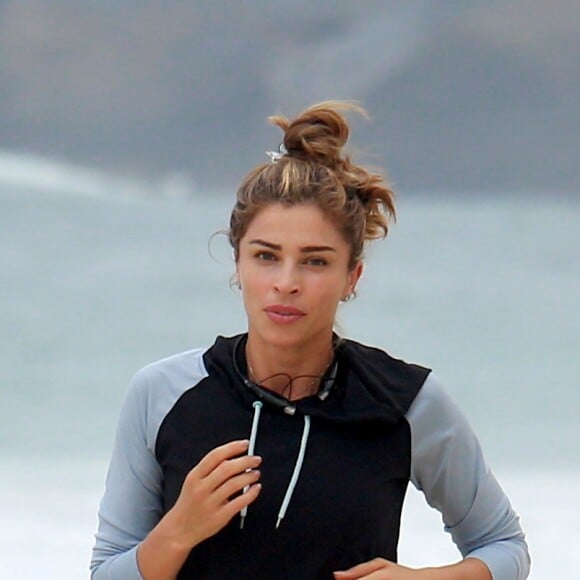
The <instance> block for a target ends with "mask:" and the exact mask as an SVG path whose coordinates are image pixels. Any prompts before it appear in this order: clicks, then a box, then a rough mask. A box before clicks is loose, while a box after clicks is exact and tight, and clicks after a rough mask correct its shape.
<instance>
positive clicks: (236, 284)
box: [232, 280, 242, 290]
mask: <svg viewBox="0 0 580 580" xmlns="http://www.w3.org/2000/svg"><path fill="white" fill-rule="evenodd" d="M232 286H233V287H234V288H235V289H236V290H241V289H242V285H241V284H240V281H239V280H236V281H235V282H234V283H233V284H232Z"/></svg>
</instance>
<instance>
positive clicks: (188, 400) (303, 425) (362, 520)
mask: <svg viewBox="0 0 580 580" xmlns="http://www.w3.org/2000/svg"><path fill="white" fill-rule="evenodd" d="M245 340H246V335H240V336H236V337H231V338H223V337H219V338H218V339H217V340H216V342H215V344H214V345H213V346H212V347H210V348H209V349H198V350H191V351H188V352H185V353H181V354H178V355H175V356H173V357H170V358H167V359H164V360H162V361H159V362H156V363H153V364H151V365H149V366H147V367H145V368H144V369H142V370H141V371H140V372H139V373H137V374H136V375H135V377H134V379H133V381H132V384H131V386H130V388H129V391H128V394H127V397H126V401H125V404H124V406H123V409H122V412H121V416H120V420H119V424H118V430H117V436H116V441H115V447H114V451H113V455H112V458H111V463H110V466H109V472H108V475H107V483H106V491H105V494H104V497H103V499H102V501H101V505H100V509H99V528H98V532H97V534H96V543H95V546H94V549H93V559H92V563H91V570H92V580H141V575H140V573H139V569H138V566H137V559H136V550H137V546H138V545H139V543H140V542H141V541H142V540H143V539H144V538H145V537H146V535H147V534H148V533H149V531H150V530H151V529H152V528H153V527H154V526H155V525H156V524H157V522H158V521H159V520H160V519H161V517H162V516H163V515H164V514H165V513H166V512H167V511H168V510H169V509H170V508H171V507H172V505H173V504H174V503H175V501H176V500H177V497H178V495H179V492H180V490H181V486H182V483H183V481H184V478H185V476H186V475H187V473H188V472H189V471H190V470H191V469H192V468H193V467H194V466H195V465H196V464H197V463H198V462H199V461H200V460H201V459H202V457H203V456H204V455H205V454H206V453H207V452H208V451H210V450H211V449H213V448H214V447H217V446H219V445H222V444H224V443H227V442H228V441H232V440H235V439H250V438H251V447H253V448H254V449H253V451H254V452H255V453H256V454H257V455H260V456H262V458H263V462H262V465H261V466H260V471H261V474H262V476H261V483H262V491H261V493H260V495H259V496H258V499H257V500H256V501H255V502H254V503H252V504H251V505H250V506H249V508H248V510H247V512H246V513H243V514H240V517H239V518H234V519H233V520H232V521H231V522H230V523H229V524H228V525H227V526H226V527H225V528H224V529H222V530H221V531H220V532H219V533H218V534H216V535H215V536H213V537H211V538H209V539H207V540H205V541H204V542H202V543H201V544H199V545H198V546H196V547H195V548H194V549H193V550H192V551H191V553H190V555H189V557H188V559H187V561H186V562H185V564H184V566H183V568H182V570H181V572H180V574H179V576H178V578H179V579H184V580H185V579H191V580H193V579H195V580H201V579H212V580H221V579H224V580H226V579H236V580H240V579H245V578H247V579H250V578H252V579H256V578H260V579H262V578H263V579H268V580H269V579H292V580H295V579H296V580H301V579H304V580H308V579H331V578H332V572H333V571H335V570H344V569H347V568H350V567H351V566H354V565H356V564H359V563H361V562H364V561H367V560H370V559H372V558H375V557H383V558H387V559H389V560H392V561H396V560H397V543H398V539H399V524H400V517H401V509H402V505H403V500H404V496H405V491H406V488H407V484H408V482H409V481H412V483H413V484H414V485H415V486H416V487H417V488H418V489H420V490H422V491H423V493H424V494H425V496H426V499H427V501H428V502H429V504H430V505H432V506H433V507H435V508H437V509H438V510H440V511H441V513H442V516H443V520H444V523H445V529H446V530H447V531H449V532H450V533H451V535H452V538H453V541H454V542H455V543H456V545H457V546H458V548H459V550H460V552H461V554H462V555H463V556H464V557H467V556H469V557H474V558H479V559H481V560H483V561H484V562H485V563H486V564H487V566H488V567H489V568H490V570H491V572H492V575H493V578H494V580H522V579H524V578H527V575H528V572H529V555H528V551H527V545H526V542H525V539H524V534H523V532H522V530H521V528H520V525H519V521H518V517H517V515H516V514H515V513H514V511H513V510H512V508H511V506H510V503H509V501H508V499H507V497H506V496H505V494H504V493H503V491H502V489H501V488H500V486H499V485H498V483H497V482H496V480H495V479H494V477H493V475H492V474H491V473H490V471H489V469H488V467H487V466H486V463H485V461H484V458H483V455H482V452H481V449H480V446H479V443H478V441H477V438H476V437H475V435H474V433H473V431H472V430H471V428H470V426H469V424H468V423H467V421H466V419H465V417H464V416H463V415H462V414H461V412H460V411H459V410H458V408H457V407H456V406H455V405H454V403H453V402H452V401H451V400H450V399H449V397H448V395H447V394H446V393H445V391H444V390H443V388H442V387H441V385H440V384H439V383H438V382H437V380H436V379H435V378H434V376H433V374H432V373H431V372H430V371H429V370H428V369H425V368H423V367H420V366H417V365H412V364H408V363H405V362H404V361H401V360H398V359H394V358H392V357H391V356H389V355H388V354H387V353H385V352H383V351H382V350H379V349H376V348H371V347H368V346H364V345H362V344H359V343H357V342H354V341H351V340H340V341H339V342H338V343H337V349H336V359H335V364H333V365H331V368H330V370H329V372H328V376H326V377H325V379H324V380H323V385H322V388H321V390H320V391H319V393H318V394H317V395H314V396H311V397H306V398H304V399H300V400H298V401H292V402H290V401H288V400H286V399H283V398H281V397H278V396H273V395H272V394H271V393H269V392H268V391H264V390H263V389H260V388H259V387H258V386H257V385H254V384H252V383H250V382H249V381H248V379H247V378H246V361H245V357H244V350H245V349H244V348H243V347H244V343H245Z"/></svg>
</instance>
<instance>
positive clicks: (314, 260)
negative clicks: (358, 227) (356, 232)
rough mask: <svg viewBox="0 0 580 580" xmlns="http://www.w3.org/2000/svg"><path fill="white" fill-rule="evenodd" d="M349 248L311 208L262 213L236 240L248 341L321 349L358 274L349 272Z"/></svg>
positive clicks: (273, 209) (359, 267)
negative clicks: (250, 338) (338, 308)
mask: <svg viewBox="0 0 580 580" xmlns="http://www.w3.org/2000/svg"><path fill="white" fill-rule="evenodd" d="M350 254H351V249H350V246H349V244H348V243H347V242H346V240H345V239H344V238H343V236H342V235H341V233H340V232H339V231H338V229H337V228H336V226H335V225H334V224H333V223H332V222H331V221H330V220H329V219H327V218H326V217H325V215H324V213H323V212H322V210H321V209H320V208H318V207H317V206H316V205H314V204H310V203H305V204H300V205H293V206H285V205H282V204H279V203H274V204H271V205H268V206H266V207H265V208H264V209H262V210H261V211H260V212H259V213H258V214H257V215H256V217H254V219H253V220H252V221H251V223H250V225H249V227H248V230H247V231H246V234H245V235H244V237H243V238H242V239H241V240H240V246H239V253H238V262H237V269H236V272H237V277H238V280H239V282H240V284H241V286H242V295H243V299H244V306H245V309H246V313H247V317H248V331H249V333H250V335H251V336H252V340H254V341H256V340H258V341H264V342H265V343H266V344H269V345H272V346H274V345H276V346H281V347H287V348H292V347H297V348H304V347H309V346H317V345H318V346H320V347H323V346H324V345H326V344H327V343H328V340H329V339H330V337H331V335H332V329H333V325H334V320H335V315H336V309H337V307H338V303H339V301H340V299H341V298H342V297H344V296H346V295H347V294H350V293H351V292H352V291H353V290H354V288H355V286H356V283H357V281H358V279H359V278H360V275H361V273H362V264H361V263H358V264H357V265H356V266H355V268H354V269H352V270H349V267H348V264H349V260H350Z"/></svg>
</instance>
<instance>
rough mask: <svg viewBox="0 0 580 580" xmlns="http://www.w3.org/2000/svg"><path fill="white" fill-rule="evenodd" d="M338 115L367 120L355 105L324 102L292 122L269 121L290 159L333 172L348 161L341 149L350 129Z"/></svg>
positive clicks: (360, 108) (340, 102) (280, 119)
mask: <svg viewBox="0 0 580 580" xmlns="http://www.w3.org/2000/svg"><path fill="white" fill-rule="evenodd" d="M340 111H355V112H358V113H360V114H362V115H364V116H367V114H366V111H365V110H364V109H363V108H362V107H359V106H358V105H356V104H354V103H350V102H344V101H325V102H322V103H318V104H316V105H313V106H311V107H309V108H308V109H306V110H305V111H303V112H302V113H300V115H299V116H298V117H296V118H295V119H293V120H292V121H290V120H288V119H287V118H286V117H282V116H273V117H269V120H270V121H271V122H272V123H274V124H275V125H277V126H278V127H280V129H282V131H284V141H283V143H284V147H285V148H286V151H287V154H288V155H289V156H290V157H296V158H298V159H305V160H311V161H314V162H316V163H320V164H321V165H325V166H326V167H329V168H332V169H334V168H336V167H337V166H340V165H342V164H343V163H344V162H345V160H346V159H347V158H346V157H345V156H343V154H342V148H343V147H344V145H345V144H346V142H347V140H348V136H349V127H348V124H347V122H346V120H345V118H344V116H343V115H341V114H340Z"/></svg>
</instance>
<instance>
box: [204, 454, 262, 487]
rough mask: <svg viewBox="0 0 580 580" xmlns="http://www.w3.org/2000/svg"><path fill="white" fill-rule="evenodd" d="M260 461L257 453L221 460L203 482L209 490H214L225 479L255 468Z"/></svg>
mask: <svg viewBox="0 0 580 580" xmlns="http://www.w3.org/2000/svg"><path fill="white" fill-rule="evenodd" d="M261 462H262V458H261V457H260V456H258V455H244V456H242V457H237V458H235V459H228V460H226V461H222V462H221V463H220V464H219V465H218V466H217V467H216V468H215V469H214V470H213V471H212V472H211V473H210V474H209V475H208V476H207V477H206V478H205V482H206V484H207V486H208V488H209V489H210V490H211V491H214V490H215V489H217V488H218V487H220V486H221V485H223V484H224V483H225V482H226V481H228V480H229V479H231V478H232V477H235V476H236V475H239V474H241V473H244V472H245V471H250V470H253V469H256V467H258V466H259V465H260V463H261Z"/></svg>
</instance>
